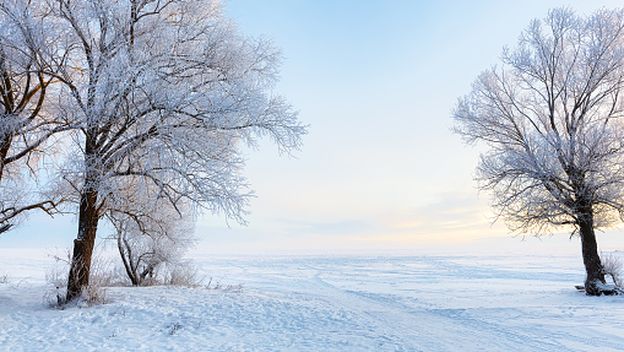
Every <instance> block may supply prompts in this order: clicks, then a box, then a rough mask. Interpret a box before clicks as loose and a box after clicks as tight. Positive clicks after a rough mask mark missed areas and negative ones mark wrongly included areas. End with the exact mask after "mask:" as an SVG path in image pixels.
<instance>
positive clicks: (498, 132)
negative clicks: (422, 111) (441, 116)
mask: <svg viewBox="0 0 624 352" xmlns="http://www.w3.org/2000/svg"><path fill="white" fill-rule="evenodd" d="M623 88H624V11H623V10H607V9H603V10H600V11H597V12H595V13H594V14H592V15H591V16H588V17H579V16H577V15H575V14H574V13H573V12H572V11H571V10H569V9H565V8H563V9H554V10H551V11H550V12H549V14H548V16H547V17H546V18H545V19H543V20H534V21H533V22H532V23H531V24H530V25H529V27H528V28H527V29H526V30H525V31H524V32H523V33H522V35H521V37H520V40H519V43H518V46H517V48H515V49H514V50H505V51H504V54H503V64H502V66H501V67H499V68H492V69H490V70H487V71H485V72H484V73H482V74H481V75H480V76H479V78H478V79H477V80H476V82H475V83H474V85H473V88H472V92H471V93H470V94H469V95H467V96H466V97H464V98H462V99H460V101H459V104H458V106H457V108H456V110H455V112H454V115H453V117H454V119H455V121H456V131H457V132H458V133H459V134H461V135H462V136H463V137H465V139H466V140H467V141H468V142H477V141H478V142H483V143H484V144H485V145H486V146H487V152H485V154H483V155H482V156H481V161H480V164H479V166H478V173H477V178H478V180H479V181H480V186H481V187H482V188H483V189H486V190H490V191H492V194H493V198H494V207H495V208H496V209H497V211H498V212H499V215H500V216H502V217H503V218H505V219H506V220H507V221H508V224H509V226H511V228H512V229H514V230H520V231H529V232H534V233H536V234H542V233H544V232H550V231H553V230H558V229H561V228H562V226H563V227H570V226H571V227H573V229H574V233H578V235H579V237H580V240H581V248H582V255H583V261H584V264H585V268H586V273H587V277H586V280H585V290H586V292H587V294H590V295H600V294H602V293H605V289H604V285H603V284H604V283H605V279H604V272H603V269H602V264H601V261H600V257H599V255H598V246H597V243H596V236H595V230H596V229H598V228H606V227H608V226H610V225H613V224H615V223H617V221H618V220H619V219H622V216H623V215H624V125H623V124H624V120H623V117H624V97H623V96H622V93H623V92H622V89H623Z"/></svg>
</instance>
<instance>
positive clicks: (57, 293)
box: [44, 250, 116, 309]
mask: <svg viewBox="0 0 624 352" xmlns="http://www.w3.org/2000/svg"><path fill="white" fill-rule="evenodd" d="M52 257H53V258H54V260H55V265H53V266H52V268H51V269H50V270H49V271H48V272H47V273H46V281H47V282H48V284H49V285H50V290H49V291H48V292H47V293H46V294H45V295H44V301H45V302H46V303H47V304H48V305H49V306H50V307H53V308H60V309H63V308H64V307H65V306H66V305H67V304H68V303H69V302H67V301H66V300H65V297H66V294H67V280H68V275H69V268H70V264H71V253H70V251H69V250H67V251H66V253H65V254H64V255H63V256H58V255H54V256H52ZM110 267H111V261H110V260H106V259H104V258H102V257H101V256H99V255H94V256H93V258H92V261H91V273H90V275H89V286H88V287H86V288H85V289H84V290H83V292H82V294H81V296H80V298H79V299H78V300H77V301H76V302H75V303H76V304H77V305H78V306H92V305H97V304H104V303H107V302H108V299H107V295H106V289H105V287H107V286H110V285H111V284H112V283H114V282H115V281H116V277H115V275H113V272H112V271H111V270H110Z"/></svg>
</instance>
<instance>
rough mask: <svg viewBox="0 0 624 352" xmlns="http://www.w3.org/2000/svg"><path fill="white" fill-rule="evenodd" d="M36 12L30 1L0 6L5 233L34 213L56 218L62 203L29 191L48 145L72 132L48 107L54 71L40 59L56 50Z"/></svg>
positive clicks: (0, 195)
mask: <svg viewBox="0 0 624 352" xmlns="http://www.w3.org/2000/svg"><path fill="white" fill-rule="evenodd" d="M36 11H37V8H36V5H34V4H33V3H31V2H25V1H14V0H7V1H3V2H2V3H0V233H2V232H5V231H7V230H9V229H10V228H11V227H12V226H13V224H14V223H15V222H16V221H17V220H18V217H20V216H21V215H23V214H24V213H25V212H27V211H29V210H33V209H39V210H43V211H44V212H47V213H48V214H52V213H54V212H55V211H56V206H57V205H58V204H59V202H60V201H61V198H58V199H53V198H50V197H49V196H47V195H44V194H42V193H41V192H39V191H38V190H37V187H34V189H33V187H29V185H30V186H34V184H33V183H34V182H35V181H36V176H37V168H38V165H39V163H40V161H41V157H42V156H43V154H44V149H45V148H44V147H49V143H47V142H49V140H50V139H51V137H52V136H53V135H55V134H58V133H60V132H63V131H65V130H67V129H69V126H68V125H67V121H65V120H63V119H62V118H60V117H59V116H58V115H55V114H52V113H51V112H50V111H49V110H50V109H49V106H48V105H49V104H47V105H46V104H45V102H46V96H47V93H48V91H49V90H50V89H51V88H50V85H51V84H52V83H53V82H52V77H51V76H50V75H48V74H47V73H46V72H52V71H54V67H52V66H50V65H46V64H45V63H44V62H43V61H42V60H41V57H42V55H44V53H45V52H46V51H48V50H55V49H56V48H55V47H54V44H53V42H54V31H50V30H48V28H46V27H45V26H44V24H43V22H42V20H41V18H40V17H39V15H38V14H37V13H36ZM58 53H60V51H59V52H58ZM18 190H19V191H18Z"/></svg>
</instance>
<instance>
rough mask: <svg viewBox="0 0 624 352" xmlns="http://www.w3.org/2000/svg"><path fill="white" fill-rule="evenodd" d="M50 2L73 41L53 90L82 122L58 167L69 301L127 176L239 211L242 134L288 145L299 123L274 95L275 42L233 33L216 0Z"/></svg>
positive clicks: (293, 144) (172, 197) (175, 196)
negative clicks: (69, 237)
mask: <svg viewBox="0 0 624 352" xmlns="http://www.w3.org/2000/svg"><path fill="white" fill-rule="evenodd" d="M47 2H48V4H49V7H48V10H49V17H50V18H51V20H52V21H58V25H59V26H60V27H61V28H62V29H61V31H62V32H63V33H66V34H65V38H66V39H65V40H66V41H67V42H68V44H67V45H68V47H70V48H71V49H72V50H71V51H70V52H69V54H68V58H67V60H66V61H67V64H66V65H64V66H63V69H62V70H61V72H59V73H58V74H56V75H55V76H54V77H55V78H56V79H58V80H59V81H61V82H63V83H64V87H65V88H66V89H65V90H64V92H63V93H62V94H61V96H60V98H59V100H60V101H61V102H63V104H64V107H63V111H65V112H66V113H67V114H69V115H70V118H71V120H72V121H73V122H74V123H75V124H76V125H78V126H80V127H79V128H78V129H76V130H75V134H74V140H75V141H76V142H77V143H76V147H75V148H74V149H73V153H72V155H71V156H70V157H69V158H68V160H69V161H68V163H67V164H66V166H65V167H64V169H63V172H62V179H63V180H64V182H65V186H66V187H67V188H66V190H70V191H72V192H67V194H72V195H73V198H72V200H73V201H74V202H75V203H76V204H78V205H79V214H78V235H77V238H76V240H75V241H74V252H73V259H72V265H71V269H70V276H69V282H68V289H67V299H68V300H71V299H74V298H76V297H77V296H78V295H80V292H81V290H82V289H83V288H84V287H86V286H87V284H88V280H89V268H90V262H91V255H92V252H93V246H94V243H95V238H96V233H97V228H98V222H99V220H100V218H101V217H102V216H103V215H104V214H106V212H107V211H108V210H109V209H115V204H117V203H118V202H120V201H122V200H123V198H124V197H125V194H126V192H125V191H124V190H125V187H126V186H127V185H129V184H136V185H137V187H139V188H140V187H156V188H157V189H158V192H159V197H157V198H153V199H165V200H166V201H167V202H169V203H170V204H171V206H172V207H173V208H174V209H175V208H177V206H178V204H180V202H181V201H188V202H191V203H194V204H201V205H202V206H203V207H205V208H207V209H208V210H210V211H212V212H218V213H222V214H225V215H226V216H227V217H229V218H232V219H234V220H237V221H241V222H242V221H244V213H245V208H246V204H247V198H248V196H249V194H250V191H249V190H248V188H247V185H246V181H245V179H244V177H242V176H241V168H242V166H243V160H242V158H241V156H240V147H241V144H242V143H248V144H252V145H253V144H254V143H255V141H256V138H258V137H262V136H270V137H272V138H273V140H274V141H275V142H276V144H277V145H278V146H279V148H280V149H281V150H283V151H290V150H292V149H293V148H297V147H298V146H299V144H300V137H301V135H302V134H304V133H305V127H304V126H302V125H301V124H300V123H299V121H298V120H297V114H296V113H295V112H293V111H292V109H291V107H290V106H289V105H288V104H286V103H285V102H284V100H283V99H282V98H281V97H279V96H273V95H272V94H271V91H272V86H273V83H274V82H275V80H276V77H277V62H278V58H279V53H278V51H277V50H275V49H274V48H273V47H272V46H271V44H270V43H268V42H266V41H261V40H260V41H259V40H253V39H249V38H246V37H244V36H242V35H240V34H239V33H237V32H236V30H235V29H234V26H233V25H232V24H231V23H230V22H229V21H228V20H227V19H225V18H224V17H223V15H222V13H221V10H220V6H219V2H218V1H208V0H168V1H150V0H115V1H106V2H103V1H96V0H87V1H69V0H47Z"/></svg>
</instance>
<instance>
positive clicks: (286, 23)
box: [0, 0, 622, 254]
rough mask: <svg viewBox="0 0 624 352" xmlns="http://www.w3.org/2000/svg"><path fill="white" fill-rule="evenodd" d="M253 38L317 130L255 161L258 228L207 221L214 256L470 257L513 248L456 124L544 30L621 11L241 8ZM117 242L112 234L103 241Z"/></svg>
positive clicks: (341, 4) (27, 241) (388, 5)
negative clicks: (560, 14)
mask: <svg viewBox="0 0 624 352" xmlns="http://www.w3.org/2000/svg"><path fill="white" fill-rule="evenodd" d="M224 4H225V7H226V13H227V14H228V15H229V16H230V17H231V18H233V20H234V21H235V22H236V23H238V25H239V27H240V29H241V31H243V32H244V33H246V34H249V35H253V36H264V37H267V38H270V39H272V40H273V41H274V42H275V44H276V45H277V46H278V47H280V48H281V49H282V52H283V56H284V60H283V66H282V70H281V82H280V83H279V85H278V87H277V90H278V91H279V93H281V94H283V95H284V96H286V97H287V98H288V100H289V101H290V102H291V103H292V104H293V105H294V106H295V107H296V108H297V109H298V110H299V111H300V118H301V119H302V120H303V121H304V122H305V123H308V124H310V133H309V135H308V136H306V137H305V140H304V146H303V148H302V150H301V151H300V152H298V153H296V154H295V158H289V157H280V156H279V155H278V153H277V151H276V148H275V147H274V146H272V145H271V144H270V143H268V142H267V143H263V144H262V145H261V146H260V149H259V150H258V151H250V152H249V162H248V167H247V172H246V175H247V176H248V178H249V181H250V182H251V184H252V186H253V189H254V190H255V191H256V194H257V198H256V199H254V200H253V201H252V202H251V208H250V211H251V215H250V216H249V218H248V219H249V225H248V226H247V227H242V226H238V225H236V224H231V227H227V226H226V225H225V222H224V220H223V219H222V218H221V217H214V216H205V217H203V218H202V219H201V221H200V223H199V225H198V229H197V230H198V235H199V236H200V237H201V238H202V242H201V243H200V247H201V248H204V249H205V250H207V251H211V252H223V253H233V254H236V253H249V252H254V253H256V252H257V253H262V252H295V251H296V252H308V253H316V252H324V251H325V250H326V249H327V248H336V249H337V250H338V251H340V250H344V251H360V252H366V251H368V250H377V249H388V250H392V249H403V250H409V249H411V248H420V247H422V246H425V245H429V244H432V243H433V244H438V245H446V244H448V245H457V244H464V243H469V242H471V241H476V240H479V239H483V238H488V237H492V236H506V235H507V231H506V230H505V227H504V226H503V224H502V223H501V224H496V225H494V226H491V225H490V222H491V217H492V212H491V211H490V209H489V208H488V205H487V204H488V199H487V195H486V194H481V195H479V193H478V192H477V190H476V189H475V184H474V182H473V180H472V177H473V170H474V167H475V165H476V161H477V156H478V150H477V149H475V148H471V147H466V146H464V145H463V144H462V143H461V142H460V140H459V138H458V137H457V136H455V135H453V134H452V133H451V132H450V130H449V129H450V125H451V121H450V118H449V115H450V112H451V110H452V108H453V106H454V104H455V102H456V100H457V98H458V97H459V96H461V95H463V94H465V93H467V92H468V90H469V88H470V84H471V83H472V81H473V80H474V78H476V76H477V75H478V74H479V72H480V71H482V70H483V69H486V68H488V67H489V66H491V65H493V64H495V63H497V62H498V58H499V57H500V53H501V50H502V48H503V46H505V45H514V43H515V42H516V40H517V38H518V35H519V34H520V32H521V30H522V29H523V28H524V27H526V26H527V25H528V23H529V21H530V20H531V19H532V18H536V17H543V16H544V15H545V14H546V12H547V11H548V9H549V8H552V7H557V6H570V7H572V8H574V9H576V10H577V11H578V12H582V13H586V12H590V11H591V10H593V9H596V8H599V7H602V6H607V7H616V6H618V5H619V6H622V3H621V1H391V0H385V1H382V0H368V1H355V0H352V1H345V0H342V1H339V0H334V1H330V0H321V1H318V0H314V1H312V0H308V1H301V0H299V1H297V0H290V1H287V0H269V1H266V0H265V1H257V0H229V1H225V3H224ZM74 220H75V219H74V218H73V217H71V216H70V217H66V218H64V219H55V220H54V221H53V222H50V221H48V220H47V219H45V218H43V217H40V216H33V217H31V221H30V222H27V223H25V224H24V225H22V226H21V227H20V228H19V229H18V230H16V231H13V232H11V233H8V234H5V235H3V236H0V246H4V247H11V246H39V245H41V243H45V244H47V245H51V246H58V247H63V246H69V245H70V244H71V239H72V238H73V237H74V236H75V231H76V230H75V224H74ZM102 234H103V233H102Z"/></svg>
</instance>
